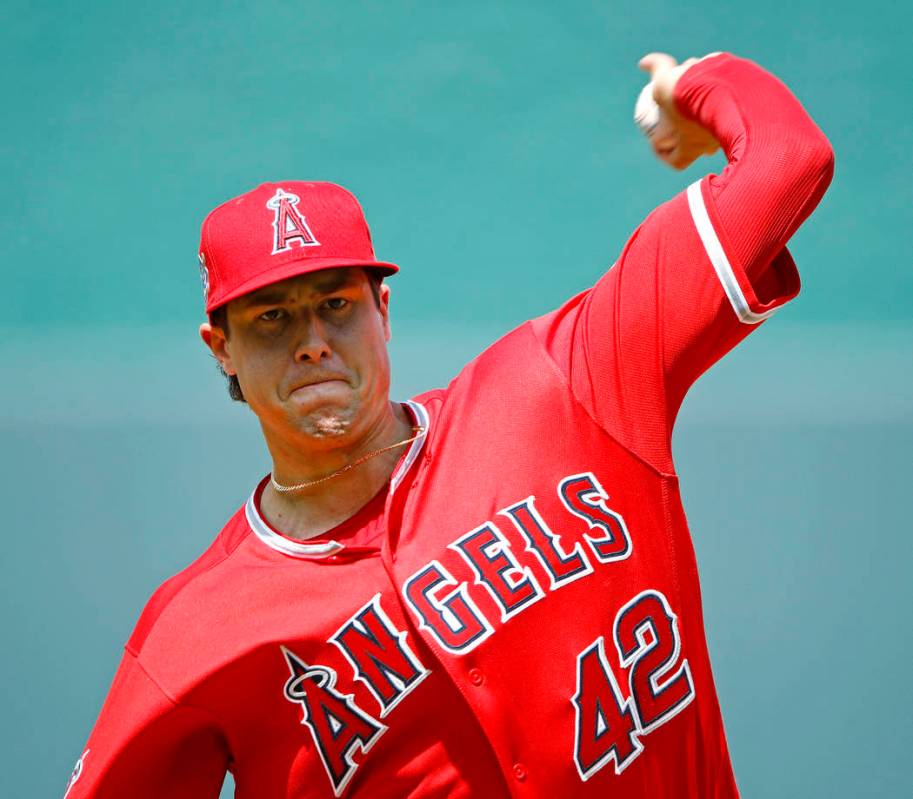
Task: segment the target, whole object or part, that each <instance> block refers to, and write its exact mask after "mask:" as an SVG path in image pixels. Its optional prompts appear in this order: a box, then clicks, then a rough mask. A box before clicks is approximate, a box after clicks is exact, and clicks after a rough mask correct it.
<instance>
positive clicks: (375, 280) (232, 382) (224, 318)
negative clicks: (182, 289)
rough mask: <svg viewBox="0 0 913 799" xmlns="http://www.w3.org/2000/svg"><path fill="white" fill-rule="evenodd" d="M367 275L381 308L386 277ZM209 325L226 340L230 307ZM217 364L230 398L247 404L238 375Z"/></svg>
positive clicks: (212, 316) (370, 272)
mask: <svg viewBox="0 0 913 799" xmlns="http://www.w3.org/2000/svg"><path fill="white" fill-rule="evenodd" d="M365 274H366V275H367V276H368V284H369V285H370V286H371V294H372V295H373V297H374V304H375V305H376V306H377V307H378V308H380V284H381V283H382V282H383V280H384V276H383V275H382V274H381V273H380V272H378V271H376V270H375V269H365ZM209 324H211V325H212V326H213V327H218V328H219V329H221V331H222V332H223V333H224V334H225V338H228V305H227V304H226V305H220V306H219V307H218V308H215V309H213V310H212V311H211V312H210V314H209ZM216 364H217V365H218V367H219V371H220V372H221V373H222V376H223V377H224V378H225V380H226V381H227V382H228V396H229V397H231V398H232V399H233V400H234V401H235V402H247V400H245V399H244V392H243V391H241V384H240V383H239V382H238V376H237V375H230V374H228V373H227V372H226V371H225V370H224V369H223V368H222V364H220V363H219V362H218V361H216Z"/></svg>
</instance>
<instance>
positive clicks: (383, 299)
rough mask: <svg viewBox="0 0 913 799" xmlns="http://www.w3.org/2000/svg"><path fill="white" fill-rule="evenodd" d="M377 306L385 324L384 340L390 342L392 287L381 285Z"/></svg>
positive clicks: (378, 291)
mask: <svg viewBox="0 0 913 799" xmlns="http://www.w3.org/2000/svg"><path fill="white" fill-rule="evenodd" d="M377 300H378V302H377V305H378V310H379V311H380V315H381V318H382V319H383V322H384V339H385V340H387V341H389V340H390V287H389V286H388V285H387V284H386V283H381V284H380V286H379V287H378V290H377Z"/></svg>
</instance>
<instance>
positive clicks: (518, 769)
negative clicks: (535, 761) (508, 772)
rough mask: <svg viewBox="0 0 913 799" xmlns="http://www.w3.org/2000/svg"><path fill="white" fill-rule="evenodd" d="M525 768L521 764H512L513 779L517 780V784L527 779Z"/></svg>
mask: <svg viewBox="0 0 913 799" xmlns="http://www.w3.org/2000/svg"><path fill="white" fill-rule="evenodd" d="M527 773H528V772H527V771H526V766H524V765H523V764H522V763H514V777H516V778H517V782H523V781H524V780H525V779H526V777H527Z"/></svg>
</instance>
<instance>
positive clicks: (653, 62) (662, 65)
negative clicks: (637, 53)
mask: <svg viewBox="0 0 913 799" xmlns="http://www.w3.org/2000/svg"><path fill="white" fill-rule="evenodd" d="M676 64H678V61H676V60H675V59H674V58H673V57H672V56H671V55H669V54H668V53H647V54H646V55H645V56H644V57H643V58H641V59H640V61H638V62H637V66H638V67H640V68H641V69H642V70H643V71H644V72H649V73H650V77H651V78H652V77H653V76H654V75H655V74H656V73H657V72H658V71H660V70H665V69H672V67H674V66H675V65H676Z"/></svg>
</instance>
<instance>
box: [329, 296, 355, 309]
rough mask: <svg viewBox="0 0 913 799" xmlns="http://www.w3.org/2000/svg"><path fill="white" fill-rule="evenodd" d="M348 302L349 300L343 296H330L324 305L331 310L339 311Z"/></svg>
mask: <svg viewBox="0 0 913 799" xmlns="http://www.w3.org/2000/svg"><path fill="white" fill-rule="evenodd" d="M348 304H349V301H348V300H347V299H346V298H345V297H330V299H328V300H327V301H326V302H324V306H325V307H326V308H328V309H329V310H331V311H341V310H342V309H343V308H345V307H346V306H347V305H348Z"/></svg>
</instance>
